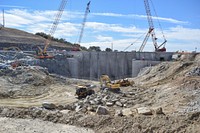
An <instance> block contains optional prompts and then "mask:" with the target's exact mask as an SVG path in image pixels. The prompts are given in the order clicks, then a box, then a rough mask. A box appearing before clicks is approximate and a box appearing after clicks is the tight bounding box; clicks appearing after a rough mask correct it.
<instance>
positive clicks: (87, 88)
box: [75, 85, 95, 99]
mask: <svg viewBox="0 0 200 133" xmlns="http://www.w3.org/2000/svg"><path fill="white" fill-rule="evenodd" d="M94 93H95V91H94V90H93V87H92V86H91V85H78V86H76V94H75V95H77V96H78V99H81V98H86V97H87V96H88V95H92V94H94Z"/></svg>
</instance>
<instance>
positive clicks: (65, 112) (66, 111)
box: [60, 110, 70, 114]
mask: <svg viewBox="0 0 200 133" xmlns="http://www.w3.org/2000/svg"><path fill="white" fill-rule="evenodd" d="M69 112H70V110H61V111H60V113H62V114H69Z"/></svg>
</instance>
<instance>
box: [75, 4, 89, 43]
mask: <svg viewBox="0 0 200 133" xmlns="http://www.w3.org/2000/svg"><path fill="white" fill-rule="evenodd" d="M90 2H91V1H89V2H88V3H87V7H86V10H85V14H84V18H83V22H82V28H81V32H80V36H79V39H78V44H79V45H80V43H81V40H82V37H83V31H84V28H85V22H86V20H87V15H88V13H89V12H90Z"/></svg>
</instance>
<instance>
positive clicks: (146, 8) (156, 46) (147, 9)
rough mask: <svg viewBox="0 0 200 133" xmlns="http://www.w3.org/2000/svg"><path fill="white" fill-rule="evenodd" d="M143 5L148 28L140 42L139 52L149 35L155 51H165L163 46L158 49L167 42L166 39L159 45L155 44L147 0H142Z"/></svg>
mask: <svg viewBox="0 0 200 133" xmlns="http://www.w3.org/2000/svg"><path fill="white" fill-rule="evenodd" d="M144 5H145V10H146V14H147V20H148V23H149V30H148V32H147V34H146V36H145V38H144V40H143V42H142V45H141V46H140V49H139V52H141V51H143V49H144V46H145V45H146V43H147V40H148V39H149V36H151V38H152V41H153V45H154V47H155V51H166V49H165V47H163V48H161V49H160V47H161V46H162V45H164V44H165V43H166V42H167V40H166V39H165V41H164V42H163V43H162V44H161V45H160V46H158V45H157V38H156V34H155V31H154V24H153V19H152V15H151V10H150V6H149V1H148V0H144Z"/></svg>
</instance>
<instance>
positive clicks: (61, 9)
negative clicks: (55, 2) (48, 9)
mask: <svg viewBox="0 0 200 133" xmlns="http://www.w3.org/2000/svg"><path fill="white" fill-rule="evenodd" d="M66 3H67V0H62V1H61V4H60V7H59V9H58V12H57V14H56V15H55V19H54V22H53V24H52V26H51V29H50V31H49V36H48V39H47V40H46V41H45V47H44V50H43V54H46V51H47V48H48V46H49V44H50V42H51V37H52V36H53V34H54V33H55V31H56V28H57V26H58V23H59V20H60V18H61V16H62V13H63V11H64V8H65V5H66Z"/></svg>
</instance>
